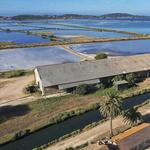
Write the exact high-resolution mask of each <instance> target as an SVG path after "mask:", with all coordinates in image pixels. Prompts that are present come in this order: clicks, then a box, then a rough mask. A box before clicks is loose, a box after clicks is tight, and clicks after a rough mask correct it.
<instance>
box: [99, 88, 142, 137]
mask: <svg viewBox="0 0 150 150" xmlns="http://www.w3.org/2000/svg"><path fill="white" fill-rule="evenodd" d="M104 95H105V96H106V98H105V99H104V100H103V101H101V103H100V109H99V110H100V112H101V114H102V115H103V116H104V117H107V118H109V120H110V136H113V130H112V119H113V118H114V117H116V116H118V115H122V116H123V118H124V121H125V123H128V124H130V125H135V124H136V123H139V122H140V121H142V115H141V113H140V112H137V108H131V109H128V110H125V111H124V110H123V109H122V102H123V101H122V100H121V98H120V97H119V96H118V92H117V91H116V90H115V89H109V90H107V91H106V92H105V93H104Z"/></svg>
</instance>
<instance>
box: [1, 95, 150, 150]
mask: <svg viewBox="0 0 150 150" xmlns="http://www.w3.org/2000/svg"><path fill="white" fill-rule="evenodd" d="M149 98H150V93H146V94H143V95H139V96H135V97H132V98H127V99H125V100H124V102H123V108H124V109H128V108H131V107H133V106H135V105H139V104H142V103H143V102H145V101H147V100H148V99H149ZM102 119H104V118H103V117H102V116H101V114H100V113H99V110H94V111H90V112H87V113H85V114H83V115H80V116H76V117H73V118H71V119H68V120H66V121H64V122H62V123H59V124H55V125H51V126H48V127H46V128H43V129H41V130H39V131H37V132H35V133H32V134H30V135H28V136H26V137H24V138H21V139H19V140H16V141H14V142H10V143H8V144H6V145H3V146H0V150H32V149H33V148H35V147H39V146H41V145H44V144H46V143H48V142H50V141H53V140H55V139H57V138H59V137H62V136H64V135H66V134H69V133H71V132H73V131H75V130H78V129H83V128H84V127H85V126H87V125H89V124H91V123H93V122H98V121H100V120H102Z"/></svg>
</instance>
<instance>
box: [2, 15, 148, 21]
mask: <svg viewBox="0 0 150 150" xmlns="http://www.w3.org/2000/svg"><path fill="white" fill-rule="evenodd" d="M0 18H1V17H0ZM2 18H3V19H12V20H40V19H41V20H42V19H43V20H44V19H140V20H141V19H146V20H150V16H140V15H132V14H128V13H111V14H104V15H101V16H94V15H79V14H64V15H18V16H13V17H2Z"/></svg>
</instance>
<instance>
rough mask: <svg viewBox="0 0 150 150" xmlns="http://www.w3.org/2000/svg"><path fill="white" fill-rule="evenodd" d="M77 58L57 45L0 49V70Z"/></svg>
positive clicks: (77, 58)
mask: <svg viewBox="0 0 150 150" xmlns="http://www.w3.org/2000/svg"><path fill="white" fill-rule="evenodd" d="M79 60H80V58H79V57H77V56H75V55H72V54H70V53H68V52H66V51H65V50H64V49H62V48H59V47H57V46H49V47H38V48H18V49H8V50H0V71H4V70H14V69H28V68H34V67H35V66H38V65H47V64H58V63H64V62H75V61H79Z"/></svg>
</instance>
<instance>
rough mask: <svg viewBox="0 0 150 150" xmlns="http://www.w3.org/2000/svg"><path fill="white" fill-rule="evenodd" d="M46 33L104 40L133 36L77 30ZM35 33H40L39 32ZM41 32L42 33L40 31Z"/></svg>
mask: <svg viewBox="0 0 150 150" xmlns="http://www.w3.org/2000/svg"><path fill="white" fill-rule="evenodd" d="M42 31H45V32H52V33H54V35H56V36H61V35H63V36H65V35H70V36H73V35H83V36H90V37H102V38H113V37H129V36H133V35H129V34H121V33H115V32H98V31H92V30H82V29H76V30H72V29H71V30H53V29H52V30H42ZM35 32H38V31H37V30H36V31H35ZM39 32H41V31H39Z"/></svg>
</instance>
